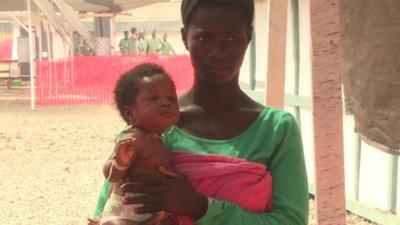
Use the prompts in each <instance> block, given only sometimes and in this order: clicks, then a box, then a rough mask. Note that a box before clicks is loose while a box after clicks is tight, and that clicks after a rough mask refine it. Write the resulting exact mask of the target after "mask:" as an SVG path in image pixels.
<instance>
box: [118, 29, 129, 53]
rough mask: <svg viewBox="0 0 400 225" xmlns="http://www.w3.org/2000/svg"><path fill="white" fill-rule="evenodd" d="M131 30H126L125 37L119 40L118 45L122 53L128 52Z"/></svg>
mask: <svg viewBox="0 0 400 225" xmlns="http://www.w3.org/2000/svg"><path fill="white" fill-rule="evenodd" d="M128 40H129V31H127V30H126V31H124V37H123V38H122V39H121V40H120V41H119V44H118V47H119V51H120V52H121V55H126V54H128Z"/></svg>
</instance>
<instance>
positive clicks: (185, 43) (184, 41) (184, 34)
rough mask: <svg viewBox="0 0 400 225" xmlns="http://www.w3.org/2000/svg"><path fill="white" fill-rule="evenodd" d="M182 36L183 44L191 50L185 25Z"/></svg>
mask: <svg viewBox="0 0 400 225" xmlns="http://www.w3.org/2000/svg"><path fill="white" fill-rule="evenodd" d="M181 37H182V41H183V45H185V48H186V50H188V51H189V48H188V44H187V30H186V29H185V28H184V27H182V28H181Z"/></svg>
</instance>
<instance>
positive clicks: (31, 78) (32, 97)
mask: <svg viewBox="0 0 400 225" xmlns="http://www.w3.org/2000/svg"><path fill="white" fill-rule="evenodd" d="M27 8H28V29H29V32H28V34H29V70H30V81H31V82H30V83H31V109H35V67H34V65H33V63H34V62H33V61H34V59H33V34H32V11H31V0H27Z"/></svg>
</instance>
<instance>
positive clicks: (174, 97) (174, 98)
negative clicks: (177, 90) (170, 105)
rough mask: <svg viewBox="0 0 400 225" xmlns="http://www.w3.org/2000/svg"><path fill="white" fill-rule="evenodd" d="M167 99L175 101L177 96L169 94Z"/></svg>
mask: <svg viewBox="0 0 400 225" xmlns="http://www.w3.org/2000/svg"><path fill="white" fill-rule="evenodd" d="M167 99H168V101H171V102H176V101H177V100H178V98H177V97H176V96H169V97H168V98H167Z"/></svg>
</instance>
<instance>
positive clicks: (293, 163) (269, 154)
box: [165, 108, 308, 225]
mask: <svg viewBox="0 0 400 225" xmlns="http://www.w3.org/2000/svg"><path fill="white" fill-rule="evenodd" d="M165 143H166V145H167V146H168V147H169V149H172V151H174V150H179V151H187V152H192V153H196V154H207V153H212V154H221V155H227V156H235V157H240V158H243V159H247V160H249V161H254V162H258V163H262V164H264V165H266V166H267V168H268V170H269V171H270V172H271V174H272V177H273V182H272V183H273V189H272V190H273V200H272V205H273V210H272V211H271V212H268V213H254V212H249V211H246V210H244V209H241V208H240V207H239V206H237V205H235V204H233V203H231V202H227V201H223V200H215V201H214V202H213V204H212V205H211V207H210V209H209V210H208V211H207V213H206V215H205V216H203V217H202V218H200V219H199V220H198V221H196V224H197V225H226V224H229V225H250V224H251V225H258V224H260V225H261V224H263V225H265V224H268V225H278V224H279V225H280V224H282V225H283V224H291V225H307V218H308V190H307V174H306V168H305V162H304V155H303V147H302V141H301V136H300V133H299V129H298V126H297V123H296V121H295V119H294V118H293V116H291V115H290V114H289V113H287V112H285V111H282V110H278V109H272V108H265V109H264V110H263V111H262V113H260V115H259V116H258V118H257V119H256V120H255V121H254V122H253V123H252V124H251V126H250V127H248V128H247V129H246V130H245V131H243V132H242V133H241V134H239V135H238V136H236V137H233V138H230V139H226V140H210V139H204V138H200V137H196V136H193V135H191V134H188V133H186V132H184V131H183V130H181V129H179V128H178V127H176V126H173V127H172V128H171V130H170V131H169V132H167V133H166V134H165Z"/></svg>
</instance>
